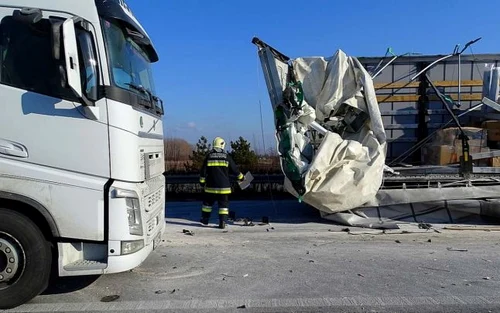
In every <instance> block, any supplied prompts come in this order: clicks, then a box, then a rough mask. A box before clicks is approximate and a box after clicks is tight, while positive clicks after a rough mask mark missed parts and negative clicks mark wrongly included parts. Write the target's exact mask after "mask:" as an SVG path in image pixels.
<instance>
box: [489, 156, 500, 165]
mask: <svg viewBox="0 0 500 313" xmlns="http://www.w3.org/2000/svg"><path fill="white" fill-rule="evenodd" d="M490 166H491V167H500V157H494V158H491V159H490Z"/></svg>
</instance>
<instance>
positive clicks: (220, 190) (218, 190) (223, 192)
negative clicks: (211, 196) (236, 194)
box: [205, 187, 231, 195]
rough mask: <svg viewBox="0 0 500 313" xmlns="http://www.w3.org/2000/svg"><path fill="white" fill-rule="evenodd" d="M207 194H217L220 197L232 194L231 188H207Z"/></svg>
mask: <svg viewBox="0 0 500 313" xmlns="http://www.w3.org/2000/svg"><path fill="white" fill-rule="evenodd" d="M205 192H207V193H215V194H218V195H227V194H230V193H231V188H230V187H229V188H210V187H205Z"/></svg>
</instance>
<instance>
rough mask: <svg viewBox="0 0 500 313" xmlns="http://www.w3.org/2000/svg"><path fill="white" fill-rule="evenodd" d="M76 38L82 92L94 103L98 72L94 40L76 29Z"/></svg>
mask: <svg viewBox="0 0 500 313" xmlns="http://www.w3.org/2000/svg"><path fill="white" fill-rule="evenodd" d="M76 36H77V39H78V41H77V42H78V48H79V58H80V60H81V61H80V74H81V80H82V84H83V92H84V93H85V95H86V96H87V98H88V99H90V100H93V101H96V100H97V99H98V85H99V80H98V78H99V77H98V74H99V73H98V71H97V55H96V52H95V49H94V47H95V46H94V40H93V38H92V34H91V33H89V32H87V31H85V30H82V29H79V28H77V31H76Z"/></svg>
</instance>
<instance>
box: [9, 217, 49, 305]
mask: <svg viewBox="0 0 500 313" xmlns="http://www.w3.org/2000/svg"><path fill="white" fill-rule="evenodd" d="M51 263H52V253H51V248H50V245H49V243H48V242H47V240H46V239H45V237H44V235H43V234H42V232H41V231H40V230H39V229H38V227H37V226H36V225H35V224H34V223H33V222H32V221H31V220H30V219H29V218H27V217H26V216H24V215H22V214H20V213H17V212H14V211H10V210H6V209H2V208H0V309H10V308H14V307H16V306H18V305H21V304H23V303H26V302H28V301H29V300H31V299H33V298H34V297H36V296H37V295H39V294H40V293H41V292H42V291H44V290H45V289H46V288H47V285H48V282H49V277H50V269H51Z"/></svg>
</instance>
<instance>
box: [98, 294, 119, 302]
mask: <svg viewBox="0 0 500 313" xmlns="http://www.w3.org/2000/svg"><path fill="white" fill-rule="evenodd" d="M119 298H120V296H119V295H111V296H105V297H102V298H101V302H113V301H116V300H118V299H119Z"/></svg>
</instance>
